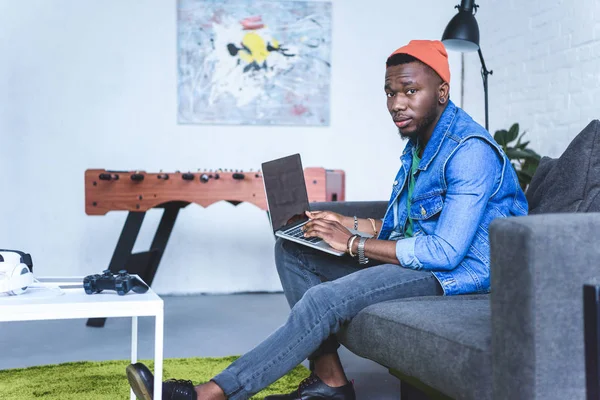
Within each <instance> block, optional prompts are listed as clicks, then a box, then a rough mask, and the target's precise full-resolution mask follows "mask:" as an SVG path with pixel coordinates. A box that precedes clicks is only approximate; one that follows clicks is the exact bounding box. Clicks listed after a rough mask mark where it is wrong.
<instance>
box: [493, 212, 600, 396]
mask: <svg viewBox="0 0 600 400" xmlns="http://www.w3.org/2000/svg"><path fill="white" fill-rule="evenodd" d="M599 242H600V213H586V214H540V215H535V216H526V217H513V218H504V219H497V220H495V221H494V222H493V223H492V225H491V227H490V245H491V288H492V290H491V296H490V301H491V310H492V370H493V398H494V399H585V397H586V396H585V387H586V386H585V357H584V340H583V338H584V334H583V285H584V283H586V282H588V281H590V280H592V278H594V277H595V276H597V275H599V274H600V243H599Z"/></svg>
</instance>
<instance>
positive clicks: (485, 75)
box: [477, 47, 494, 132]
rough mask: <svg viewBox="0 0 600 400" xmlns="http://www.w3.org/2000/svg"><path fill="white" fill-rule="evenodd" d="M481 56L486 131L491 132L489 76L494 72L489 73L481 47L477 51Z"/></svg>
mask: <svg viewBox="0 0 600 400" xmlns="http://www.w3.org/2000/svg"><path fill="white" fill-rule="evenodd" d="M477 54H479V60H480V61H481V78H483V95H484V97H485V130H486V131H488V132H489V123H488V119H489V113H488V75H492V74H493V73H494V71H488V69H487V68H486V66H485V61H484V60H483V54H481V47H480V48H479V50H477Z"/></svg>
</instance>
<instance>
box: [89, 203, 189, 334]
mask: <svg viewBox="0 0 600 400" xmlns="http://www.w3.org/2000/svg"><path fill="white" fill-rule="evenodd" d="M188 204H189V203H186V202H180V201H173V202H169V203H165V204H164V205H162V206H161V207H162V208H164V211H163V214H162V217H161V219H160V222H159V224H158V228H157V229H156V233H155V234H154V238H153V239H152V244H151V245H150V250H148V251H143V252H139V253H132V252H131V251H132V250H133V246H134V245H135V241H136V240H137V237H138V234H139V232H140V228H141V227H142V222H144V216H145V215H146V213H145V212H133V211H131V212H129V214H128V215H127V220H126V221H125V225H124V226H123V230H122V231H121V236H120V237H119V241H118V242H117V246H116V247H115V252H114V253H113V256H112V259H111V261H110V264H109V266H108V269H109V270H110V271H111V272H113V273H117V272H119V271H120V270H122V269H125V270H127V272H129V273H130V274H137V275H139V276H140V278H142V280H143V281H144V282H146V283H147V284H148V286H150V285H151V284H152V281H153V280H154V276H155V275H156V271H157V270H158V265H159V264H160V260H161V259H162V256H163V254H164V253H165V249H166V248H167V243H168V242H169V237H170V236H171V232H172V231H173V227H174V226H175V221H176V220H177V215H178V214H179V210H180V209H182V208H183V207H186V206H187V205H188ZM105 322H106V318H90V319H88V321H87V324H86V325H87V326H92V327H97V328H101V327H103V326H104V324H105Z"/></svg>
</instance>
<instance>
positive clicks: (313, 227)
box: [302, 211, 352, 252]
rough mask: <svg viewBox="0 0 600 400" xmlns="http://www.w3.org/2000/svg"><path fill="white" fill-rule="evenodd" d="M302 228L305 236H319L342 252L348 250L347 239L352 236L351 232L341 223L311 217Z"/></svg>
mask: <svg viewBox="0 0 600 400" xmlns="http://www.w3.org/2000/svg"><path fill="white" fill-rule="evenodd" d="M317 212H318V211H317ZM325 212H327V211H325ZM331 214H335V213H331ZM336 215H339V214H336ZM302 230H303V231H304V236H305V237H319V238H321V239H323V240H324V241H325V242H326V243H327V244H328V245H330V246H331V247H333V248H334V249H336V250H339V251H343V252H346V251H347V250H348V247H347V246H348V239H350V237H351V236H352V233H350V231H349V230H348V229H347V228H346V227H344V226H343V225H342V224H341V223H339V222H338V221H332V220H330V219H325V218H315V219H311V220H310V221H308V222H307V223H306V224H305V225H304V226H303V227H302Z"/></svg>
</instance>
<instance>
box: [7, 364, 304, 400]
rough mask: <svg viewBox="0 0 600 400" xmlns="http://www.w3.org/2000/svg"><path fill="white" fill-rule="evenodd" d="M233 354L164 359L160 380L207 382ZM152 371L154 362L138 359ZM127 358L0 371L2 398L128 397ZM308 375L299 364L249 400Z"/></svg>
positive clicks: (279, 390)
mask: <svg viewBox="0 0 600 400" xmlns="http://www.w3.org/2000/svg"><path fill="white" fill-rule="evenodd" d="M236 358H237V356H231V357H223V358H174V359H166V360H164V367H163V380H166V379H170V378H175V379H191V380H192V382H194V384H199V383H202V382H206V381H208V380H209V379H210V378H212V377H213V376H215V375H216V374H218V373H219V372H221V371H222V370H223V369H225V367H227V366H228V365H229V364H231V362H232V361H234V360H235V359H236ZM142 362H143V363H144V364H146V365H147V366H148V368H150V370H151V371H153V370H154V362H153V361H151V360H142ZM129 363H130V361H127V360H120V361H102V362H88V361H85V362H72V363H64V364H58V365H45V366H41V367H30V368H22V369H9V370H4V371H0V399H2V400H31V399H38V398H43V399H48V400H75V399H77V400H81V399H99V400H115V399H129V383H128V382H127V377H126V376H125V367H126V366H127V365H129ZM308 374H309V372H308V370H307V369H306V368H305V367H303V366H302V365H299V366H298V367H296V368H295V369H293V370H292V371H290V373H288V374H287V375H286V376H284V377H282V378H281V379H279V380H278V381H277V382H275V383H273V384H272V385H271V386H269V387H268V388H266V389H264V390H263V391H261V392H260V393H258V394H257V395H255V396H253V397H252V398H251V399H253V400H255V399H263V398H264V397H265V396H268V395H270V394H275V393H288V392H291V391H292V390H294V389H296V388H297V387H298V383H300V381H301V380H302V379H304V378H305V377H307V376H308Z"/></svg>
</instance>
